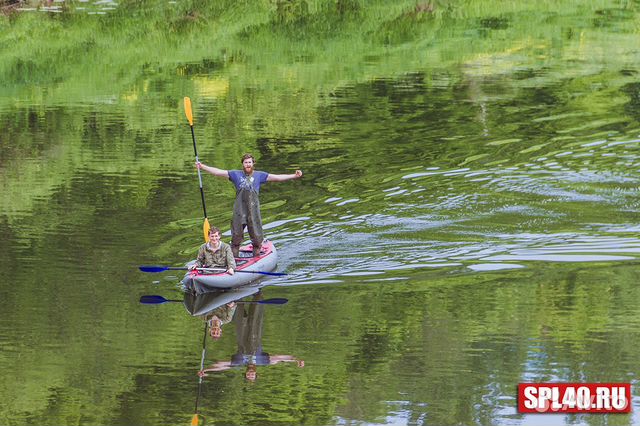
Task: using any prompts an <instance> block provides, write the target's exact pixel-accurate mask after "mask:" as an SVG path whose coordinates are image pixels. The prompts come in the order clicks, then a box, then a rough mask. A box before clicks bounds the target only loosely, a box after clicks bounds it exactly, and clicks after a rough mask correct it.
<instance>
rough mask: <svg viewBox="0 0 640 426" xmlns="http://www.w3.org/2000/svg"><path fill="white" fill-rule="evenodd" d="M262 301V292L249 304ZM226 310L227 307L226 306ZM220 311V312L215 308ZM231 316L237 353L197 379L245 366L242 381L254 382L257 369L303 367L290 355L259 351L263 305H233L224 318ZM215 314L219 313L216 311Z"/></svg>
mask: <svg viewBox="0 0 640 426" xmlns="http://www.w3.org/2000/svg"><path fill="white" fill-rule="evenodd" d="M262 300H264V297H263V294H262V291H260V290H258V292H257V293H255V294H254V296H253V298H252V299H251V302H260V301H262ZM225 306H227V307H228V306H229V305H225ZM217 309H220V308H217ZM232 311H233V312H234V313H235V314H234V315H233V322H234V323H235V325H236V341H237V351H236V353H234V354H233V355H231V360H230V361H218V362H215V363H213V364H211V366H209V367H207V368H203V369H201V370H200V372H199V375H201V376H206V375H207V373H208V372H219V371H226V370H229V369H231V368H233V367H241V366H245V367H246V370H245V378H246V379H247V380H249V381H252V382H253V381H255V380H256V378H257V377H258V373H257V367H258V366H266V365H275V364H278V363H282V362H295V363H296V364H297V365H298V367H304V361H303V360H301V359H298V358H296V357H294V356H292V355H271V354H269V353H267V352H265V351H264V350H263V348H262V330H263V322H264V311H265V305H264V304H260V303H251V304H242V303H240V306H239V308H238V309H236V305H235V304H234V305H233V306H232V307H228V308H227V309H226V310H225V311H224V312H223V315H228V314H229V313H230V312H232ZM215 312H219V311H218V310H216V311H215Z"/></svg>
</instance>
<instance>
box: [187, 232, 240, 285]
mask: <svg viewBox="0 0 640 426" xmlns="http://www.w3.org/2000/svg"><path fill="white" fill-rule="evenodd" d="M195 268H221V269H226V270H227V273H228V274H230V275H233V273H234V271H233V270H234V269H235V268H236V260H235V259H234V258H233V253H232V252H231V247H230V246H229V244H225V243H224V242H222V241H220V230H219V229H218V228H216V227H215V226H212V227H211V229H209V242H208V243H204V244H203V245H201V246H200V249H199V250H198V257H197V258H196V262H195V263H194V264H193V265H191V266H190V269H192V270H193V269H195Z"/></svg>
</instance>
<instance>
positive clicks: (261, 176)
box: [229, 170, 269, 193]
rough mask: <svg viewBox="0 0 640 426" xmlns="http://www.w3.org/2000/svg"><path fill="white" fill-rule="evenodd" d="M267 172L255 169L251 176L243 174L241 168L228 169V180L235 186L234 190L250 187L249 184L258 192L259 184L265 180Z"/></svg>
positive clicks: (267, 175)
mask: <svg viewBox="0 0 640 426" xmlns="http://www.w3.org/2000/svg"><path fill="white" fill-rule="evenodd" d="M267 177H269V173H267V172H260V171H257V170H255V171H254V172H253V174H252V175H251V176H247V175H245V174H244V172H243V171H242V170H229V180H230V181H231V182H233V184H234V185H235V186H236V192H238V191H240V190H241V189H251V186H253V188H254V189H255V190H256V192H258V193H259V192H260V185H262V184H263V183H265V182H266V181H267Z"/></svg>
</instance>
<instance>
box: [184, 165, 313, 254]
mask: <svg viewBox="0 0 640 426" xmlns="http://www.w3.org/2000/svg"><path fill="white" fill-rule="evenodd" d="M241 162H242V170H222V169H218V168H217V167H211V166H207V165H205V164H203V163H200V162H197V163H196V167H197V168H199V169H202V170H204V171H206V172H209V173H211V174H212V175H214V176H218V177H223V178H227V179H229V180H230V181H231V182H233V184H234V185H235V187H236V201H235V203H234V204H233V218H232V219H231V251H232V252H233V255H234V256H235V257H238V255H239V252H240V244H241V243H242V240H243V239H244V227H245V226H246V227H247V231H249V236H250V237H251V243H252V244H253V255H254V256H259V255H260V246H262V241H263V240H264V233H263V232H262V217H261V216H260V200H259V198H258V194H259V193H260V186H261V185H262V184H263V183H266V182H284V181H286V180H291V179H298V178H301V177H302V171H300V170H296V172H295V173H292V174H285V175H275V174H272V173H267V172H261V171H258V170H254V166H255V159H254V158H253V155H251V154H245V155H243V156H242V160H241Z"/></svg>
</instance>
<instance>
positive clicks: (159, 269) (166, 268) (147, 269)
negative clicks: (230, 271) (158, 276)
mask: <svg viewBox="0 0 640 426" xmlns="http://www.w3.org/2000/svg"><path fill="white" fill-rule="evenodd" d="M196 269H197V270H198V271H219V272H224V271H226V269H224V268H196ZM140 270H141V271H142V272H164V271H188V270H189V268H187V267H186V266H182V267H172V266H140ZM235 272H241V273H245V274H262V275H272V276H274V277H281V276H283V275H287V274H286V273H285V272H267V271H235Z"/></svg>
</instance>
